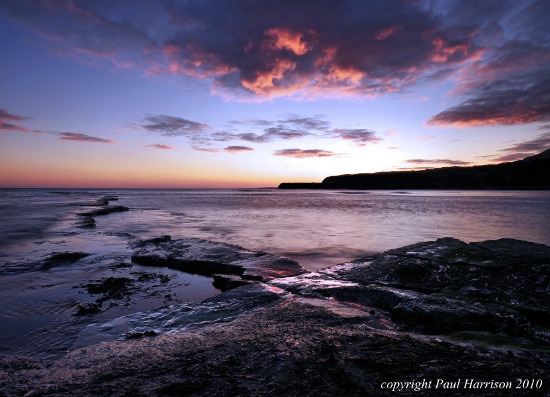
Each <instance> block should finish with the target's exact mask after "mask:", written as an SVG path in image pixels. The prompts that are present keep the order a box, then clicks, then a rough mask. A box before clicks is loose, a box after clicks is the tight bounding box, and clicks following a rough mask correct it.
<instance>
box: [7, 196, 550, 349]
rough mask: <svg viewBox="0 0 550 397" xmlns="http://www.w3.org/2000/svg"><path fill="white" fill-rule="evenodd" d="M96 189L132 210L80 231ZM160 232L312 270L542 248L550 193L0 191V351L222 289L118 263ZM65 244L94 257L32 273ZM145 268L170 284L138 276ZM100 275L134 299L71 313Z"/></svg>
mask: <svg viewBox="0 0 550 397" xmlns="http://www.w3.org/2000/svg"><path fill="white" fill-rule="evenodd" d="M104 195H116V196H118V198H119V200H118V202H112V203H111V204H120V205H125V206H127V207H129V208H130V211H129V212H123V213H114V214H110V215H106V216H98V217H96V218H95V220H96V225H97V227H96V228H95V229H90V230H86V229H79V228H77V227H76V221H77V219H78V218H79V217H78V216H77V215H76V213H77V212H79V211H82V210H83V208H82V206H81V205H82V204H85V203H90V202H93V201H94V200H95V199H97V198H99V197H102V196H104ZM162 234H169V235H171V236H172V237H173V238H178V237H199V238H204V239H209V240H213V241H220V242H226V243H232V244H237V245H241V246H243V247H245V248H248V249H252V250H261V251H266V252H270V253H273V254H278V255H283V256H288V257H291V258H293V259H295V260H297V261H298V262H300V263H301V264H302V265H303V266H304V267H306V268H307V269H310V270H315V269H319V268H322V267H326V266H329V265H332V264H336V263H341V262H344V261H347V260H350V259H355V258H358V257H361V256H363V255H365V254H367V253H371V252H376V251H384V250H387V249H391V248H396V247H400V246H403V245H407V244H411V243H415V242H419V241H426V240H433V239H436V238H438V237H456V238H459V239H461V240H464V241H468V242H469V241H480V240H487V239H498V238H502V237H509V238H516V239H522V240H527V241H532V242H537V243H543V244H548V245H550V192H537V191H407V192H392V191H370V192H356V191H300V190H290V191H289V190H282V191H280V190H276V189H241V190H137V189H136V190H134V189H124V190H116V189H96V190H93V189H92V190H79V189H68V190H63V189H61V190H60V189H56V190H52V189H3V190H0V321H1V322H2V323H3V327H2V328H1V329H0V352H9V353H14V352H16V353H24V354H35V355H39V356H42V357H48V358H55V357H58V356H59V355H60V354H63V353H64V352H66V351H67V350H70V348H71V346H72V343H73V342H74V340H75V339H76V338H77V336H78V335H79V333H80V332H81V331H82V330H83V329H84V328H85V327H86V326H87V325H89V324H90V323H101V322H105V321H109V320H112V319H114V318H117V317H120V316H122V315H125V314H128V313H135V312H137V311H143V310H151V309H153V310H154V309H158V308H161V307H167V305H171V304H176V303H181V302H187V301H195V302H196V301H200V300H202V299H205V298H206V297H209V296H212V295H214V294H216V293H218V292H219V291H217V290H215V289H214V288H213V287H212V286H211V284H210V283H211V280H210V279H209V278H206V277H201V276H197V275H188V274H184V273H179V272H177V271H174V270H168V269H152V270H151V269H147V268H143V267H139V266H136V265H134V266H132V267H129V266H125V265H124V264H129V262H130V259H129V258H130V254H131V251H130V250H129V248H128V247H127V243H128V241H129V240H130V239H132V238H136V237H138V238H143V237H150V236H156V235H162ZM65 251H73V252H74V251H83V252H86V253H89V254H90V256H89V257H87V258H85V259H83V260H81V261H79V262H78V263H76V264H75V265H67V266H63V267H61V268H55V269H51V270H48V271H41V270H39V269H38V266H39V265H38V263H40V260H43V259H44V258H45V257H47V256H48V255H50V254H51V253H52V252H65ZM120 264H123V265H120ZM144 272H155V274H159V273H163V274H165V275H166V276H167V277H169V281H168V282H166V283H164V284H163V283H159V282H156V283H155V282H150V283H142V284H140V283H141V281H139V282H138V280H141V279H140V276H139V275H140V274H142V273H144ZM105 277H129V278H132V280H134V281H135V283H134V286H135V291H139V292H135V295H136V296H137V297H138V298H136V299H129V298H128V299H127V300H124V299H126V298H124V299H122V300H115V301H113V302H111V306H109V309H108V310H104V311H102V312H101V313H100V314H98V315H96V316H93V317H75V316H73V315H72V314H74V310H75V307H76V306H77V305H78V304H79V303H83V302H88V301H90V297H89V295H88V294H86V293H85V291H84V290H83V288H82V287H81V286H82V284H83V283H85V282H87V281H89V280H99V279H101V278H105ZM166 296H169V297H168V298H167V297H166ZM46 345H47V347H45V346H46Z"/></svg>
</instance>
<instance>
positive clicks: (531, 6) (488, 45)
mask: <svg viewBox="0 0 550 397" xmlns="http://www.w3.org/2000/svg"><path fill="white" fill-rule="evenodd" d="M498 3H499V2H496V3H495V2H481V3H480V2H475V3H474V2H464V3H460V5H461V6H463V9H462V11H458V9H459V7H458V5H457V6H456V7H454V11H453V12H454V18H461V17H463V18H464V20H466V18H472V22H473V23H476V24H479V34H478V37H477V39H476V40H477V41H480V42H481V43H482V44H483V48H482V51H483V53H482V55H481V56H480V57H479V59H478V60H476V61H475V62H473V63H472V64H471V65H469V66H468V67H465V68H463V70H461V71H460V74H459V75H458V76H457V77H456V78H457V80H458V83H459V85H458V87H457V89H456V90H455V94H457V95H460V96H461V97H464V99H463V100H462V101H461V102H460V103H459V104H458V105H456V106H453V107H451V108H449V109H446V110H444V111H442V112H440V113H438V114H437V115H435V116H434V117H432V118H431V119H430V120H429V122H428V124H432V125H455V126H475V125H487V124H488V125H491V124H502V125H510V124H523V123H532V122H537V121H549V120H550V72H549V70H548V65H549V64H550V3H549V2H548V1H532V2H508V3H506V2H500V3H502V4H498ZM502 6H505V8H502ZM474 7H478V8H474ZM455 11H456V12H455ZM474 11H482V16H481V17H480V16H479V14H478V13H477V12H474ZM482 21H484V22H482Z"/></svg>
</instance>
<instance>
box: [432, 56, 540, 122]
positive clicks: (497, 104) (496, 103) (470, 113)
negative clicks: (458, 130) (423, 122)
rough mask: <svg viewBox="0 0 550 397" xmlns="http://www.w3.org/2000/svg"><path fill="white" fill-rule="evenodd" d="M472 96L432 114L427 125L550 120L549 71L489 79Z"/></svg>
mask: <svg viewBox="0 0 550 397" xmlns="http://www.w3.org/2000/svg"><path fill="white" fill-rule="evenodd" d="M549 54H550V52H549ZM549 64H550V58H549ZM470 95H471V98H470V99H468V100H466V101H464V102H462V103H460V104H459V105H457V106H454V107H452V108H450V109H447V110H445V111H443V112H441V113H439V114H437V115H435V116H434V117H432V118H431V119H430V120H429V122H428V124H432V125H449V124H452V125H456V126H475V125H486V124H504V125H511V124H524V123H532V122H536V121H550V73H549V72H546V71H544V72H538V73H536V74H527V75H522V76H515V77H510V79H509V80H496V81H490V82H487V83H485V84H483V85H482V86H479V87H476V88H474V89H472V90H471V92H470Z"/></svg>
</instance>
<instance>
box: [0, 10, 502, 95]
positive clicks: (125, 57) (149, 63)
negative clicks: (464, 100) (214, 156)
mask: <svg viewBox="0 0 550 397" xmlns="http://www.w3.org/2000/svg"><path fill="white" fill-rule="evenodd" d="M502 3H503V4H502V5H499V4H498V2H497V3H494V2H492V3H491V4H492V8H491V9H490V7H487V6H481V5H480V6H478V8H480V9H481V8H484V9H488V11H484V14H486V15H485V16H487V17H491V18H492V19H494V16H495V15H501V14H499V13H497V11H499V12H501V13H502V12H503V11H502V10H506V9H513V7H510V5H509V4H507V3H506V4H505V3H504V2H502ZM1 4H2V6H3V8H5V9H6V10H8V11H9V12H10V14H11V15H12V16H13V18H14V19H16V20H18V21H21V22H22V23H24V24H25V25H26V26H29V27H30V28H31V29H33V30H35V31H37V32H39V33H40V34H42V35H43V36H44V37H46V38H48V39H49V40H51V41H52V42H53V43H55V44H56V45H57V46H58V47H59V48H60V50H61V51H63V50H65V52H66V53H72V54H77V55H78V56H82V57H86V59H87V60H93V59H96V60H100V61H101V60H108V61H111V62H112V63H113V64H114V65H115V66H116V67H134V68H140V69H142V70H144V71H145V72H146V73H147V74H150V75H166V74H175V75H186V76H189V77H191V78H199V79H208V80H210V81H211V82H212V90H213V91H214V92H216V93H218V94H220V95H223V96H225V97H227V98H229V99H235V98H240V99H242V98H247V97H248V98H250V99H258V98H260V99H261V98H273V97H277V96H294V97H301V98H303V97H305V98H308V97H317V96H337V97H341V96H354V97H371V96H376V95H381V94H385V93H391V92H396V91H400V90H403V89H404V88H407V87H410V86H414V85H415V84H417V82H418V81H419V80H421V79H423V78H430V77H433V76H434V75H437V74H438V73H439V72H440V71H441V70H447V71H448V74H450V73H451V72H452V71H453V70H457V69H458V68H460V67H463V65H464V64H465V63H466V62H469V61H471V60H473V59H476V57H477V56H479V55H478V54H479V52H480V51H482V50H483V48H484V45H483V44H484V43H483V42H482V41H481V40H478V39H477V38H476V34H477V32H479V29H480V26H481V24H484V25H485V24H487V22H486V20H487V18H486V19H482V18H476V19H472V18H471V17H470V16H468V17H466V16H464V17H462V18H460V17H457V16H456V15H453V14H452V13H446V12H444V11H445V10H444V9H443V8H445V6H441V5H440V6H438V7H439V8H437V7H435V6H433V5H432V6H429V5H427V4H426V1H403V2H400V3H399V6H395V4H393V3H392V2H388V1H386V0H373V1H368V2H357V1H353V0H342V1H315V2H311V1H305V0H280V1H255V0H242V1H215V0H204V1H200V2H174V1H170V0H165V1H156V2H135V1H130V0H119V1H116V2H112V1H93V2H90V1H84V0H74V1H70V2H69V1H55V0H19V1H4V2H2V3H1ZM436 4H437V3H436ZM465 6H467V7H469V8H472V6H471V5H469V4H468V2H467V1H466V2H465ZM457 9H460V8H459V7H457ZM489 11H490V12H489ZM474 15H475V14H474ZM491 18H489V19H491ZM492 19H491V20H492ZM484 25H483V26H484Z"/></svg>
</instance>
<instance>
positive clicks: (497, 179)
mask: <svg viewBox="0 0 550 397" xmlns="http://www.w3.org/2000/svg"><path fill="white" fill-rule="evenodd" d="M548 188H550V149H549V150H546V151H544V152H542V153H540V154H538V155H535V156H531V157H527V158H525V159H523V160H519V161H514V162H510V163H501V164H494V165H479V166H473V167H444V168H436V169H430V170H421V171H394V172H376V173H371V174H349V175H337V176H329V177H327V178H325V179H324V180H323V182H321V183H319V184H312V183H282V184H281V185H279V189H361V190H370V189H548Z"/></svg>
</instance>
